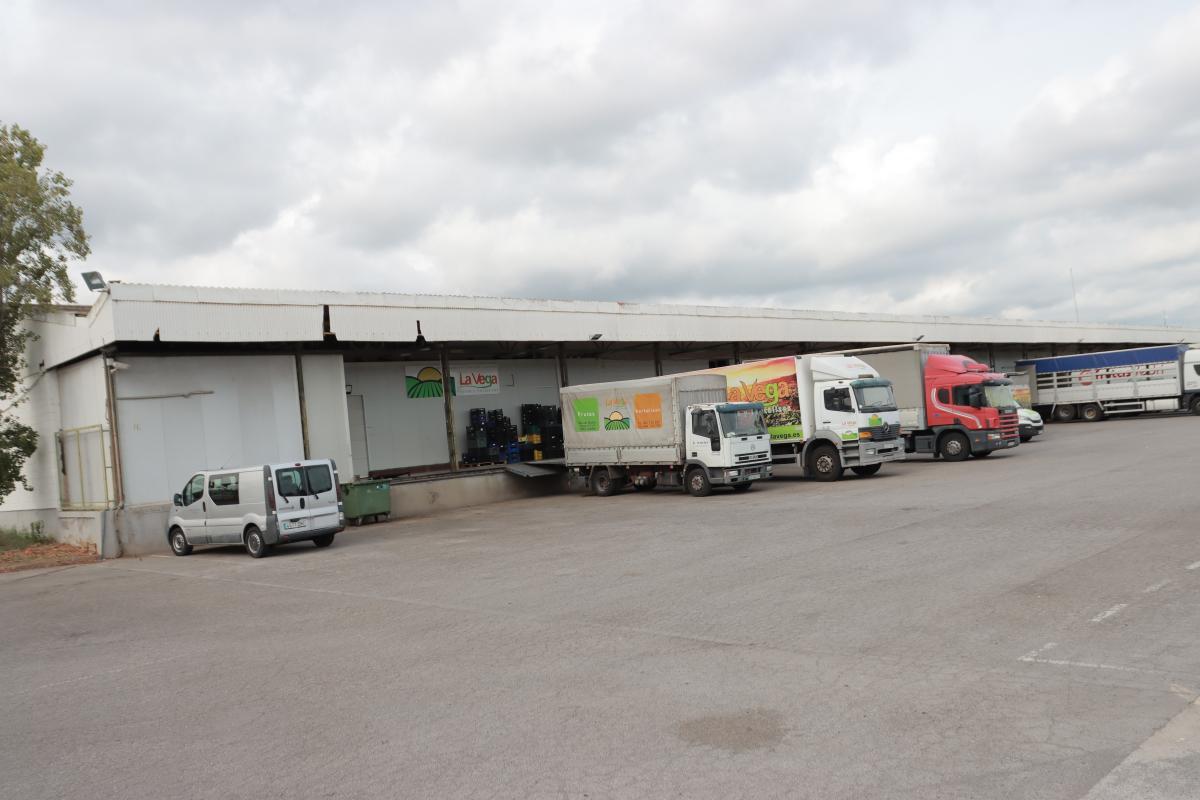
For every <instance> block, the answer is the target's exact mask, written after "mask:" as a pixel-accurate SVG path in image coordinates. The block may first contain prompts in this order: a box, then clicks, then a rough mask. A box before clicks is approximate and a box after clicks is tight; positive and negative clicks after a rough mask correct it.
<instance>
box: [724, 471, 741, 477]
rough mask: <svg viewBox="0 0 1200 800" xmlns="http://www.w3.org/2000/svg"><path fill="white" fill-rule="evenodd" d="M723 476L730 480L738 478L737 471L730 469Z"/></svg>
mask: <svg viewBox="0 0 1200 800" xmlns="http://www.w3.org/2000/svg"><path fill="white" fill-rule="evenodd" d="M725 474H726V475H728V476H729V477H731V478H736V477H737V476H738V471H737V470H736V469H731V470H729V472H727V473H725Z"/></svg>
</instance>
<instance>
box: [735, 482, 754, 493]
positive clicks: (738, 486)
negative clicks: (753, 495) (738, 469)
mask: <svg viewBox="0 0 1200 800" xmlns="http://www.w3.org/2000/svg"><path fill="white" fill-rule="evenodd" d="M753 485H754V484H753V483H735V484H734V485H733V490H734V491H735V492H748V491H750V487H751V486H753Z"/></svg>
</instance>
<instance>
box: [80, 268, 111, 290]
mask: <svg viewBox="0 0 1200 800" xmlns="http://www.w3.org/2000/svg"><path fill="white" fill-rule="evenodd" d="M82 277H83V282H84V283H86V284H87V287H88V288H89V289H91V290H92V291H93V292H103V291H104V290H105V289H107V288H108V284H107V283H105V282H104V278H103V276H101V275H100V273H99V272H85V273H83V276H82Z"/></svg>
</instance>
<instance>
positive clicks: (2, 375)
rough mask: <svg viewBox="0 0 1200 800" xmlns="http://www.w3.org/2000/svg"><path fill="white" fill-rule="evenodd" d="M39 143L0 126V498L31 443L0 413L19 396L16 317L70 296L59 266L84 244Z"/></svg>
mask: <svg viewBox="0 0 1200 800" xmlns="http://www.w3.org/2000/svg"><path fill="white" fill-rule="evenodd" d="M45 150H46V148H45V147H44V146H43V145H42V143H41V142H39V141H38V140H37V139H35V138H34V137H33V135H32V134H31V133H30V132H29V131H27V130H25V129H24V128H22V127H20V126H18V125H2V124H0V409H2V410H0V498H3V497H5V496H7V495H8V494H9V493H10V492H12V490H13V489H14V488H15V487H16V485H17V484H18V483H20V484H21V485H26V484H25V480H24V478H23V477H22V473H21V469H22V466H23V465H24V463H25V460H26V459H27V458H29V456H30V455H32V454H33V451H34V450H35V449H36V448H37V433H36V432H35V431H34V430H33V429H32V428H30V427H28V426H26V425H22V424H20V423H19V422H17V421H16V420H15V419H13V418H12V417H11V416H9V415H8V412H9V411H10V410H11V409H12V407H13V406H14V405H16V404H17V403H18V402H20V400H21V394H20V393H21V379H22V377H23V373H24V370H25V347H26V345H28V343H29V339H30V337H31V334H30V332H29V331H28V330H27V329H26V327H25V326H24V324H23V323H24V321H25V320H26V319H27V318H29V316H30V315H32V314H34V313H36V311H37V307H38V306H39V305H49V304H51V303H54V302H55V301H56V300H60V299H61V300H65V301H68V302H69V301H71V300H73V299H74V289H73V287H72V284H71V279H70V277H69V275H68V272H67V267H68V265H69V264H70V263H71V261H72V260H74V259H84V258H87V256H88V253H90V252H91V248H90V247H89V246H88V237H87V233H85V232H84V229H83V212H82V211H81V210H80V209H79V208H78V207H76V206H75V205H74V204H72V203H71V199H70V197H71V194H70V189H71V181H69V180H67V178H66V177H64V176H63V174H62V173H61V172H51V171H49V170H46V169H43V167H42V158H43V156H44V155H45Z"/></svg>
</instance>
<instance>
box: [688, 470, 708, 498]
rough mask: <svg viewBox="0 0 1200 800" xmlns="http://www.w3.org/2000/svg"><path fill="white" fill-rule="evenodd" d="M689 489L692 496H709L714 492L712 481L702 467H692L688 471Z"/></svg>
mask: <svg viewBox="0 0 1200 800" xmlns="http://www.w3.org/2000/svg"><path fill="white" fill-rule="evenodd" d="M687 490H688V494H690V495H691V496H692V497H708V496H709V495H710V494H712V482H711V481H709V479H708V473H707V472H706V471H705V470H704V469H703V468H702V467H692V468H691V470H689V471H688V474H687Z"/></svg>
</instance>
